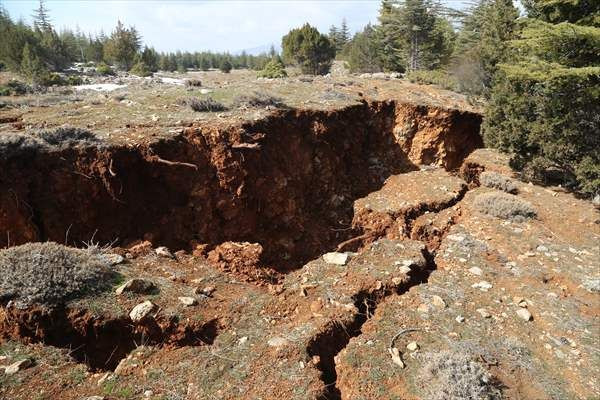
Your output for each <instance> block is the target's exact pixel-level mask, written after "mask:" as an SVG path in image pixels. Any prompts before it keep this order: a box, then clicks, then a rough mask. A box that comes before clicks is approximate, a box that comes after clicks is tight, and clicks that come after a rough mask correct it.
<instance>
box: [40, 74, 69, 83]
mask: <svg viewBox="0 0 600 400" xmlns="http://www.w3.org/2000/svg"><path fill="white" fill-rule="evenodd" d="M38 83H39V84H40V85H42V86H55V85H56V86H64V85H66V84H67V81H66V80H65V79H64V78H63V77H62V76H60V75H59V74H57V73H55V72H50V73H47V74H43V75H42V76H41V77H40V78H39V81H38Z"/></svg>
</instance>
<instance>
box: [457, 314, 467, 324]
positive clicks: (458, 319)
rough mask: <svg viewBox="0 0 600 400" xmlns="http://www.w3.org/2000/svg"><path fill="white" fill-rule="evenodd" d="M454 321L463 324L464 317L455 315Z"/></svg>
mask: <svg viewBox="0 0 600 400" xmlns="http://www.w3.org/2000/svg"><path fill="white" fill-rule="evenodd" d="M455 319H456V322H458V323H462V322H465V317H463V316H462V315H457V316H456V318H455Z"/></svg>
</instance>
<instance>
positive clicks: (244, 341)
mask: <svg viewBox="0 0 600 400" xmlns="http://www.w3.org/2000/svg"><path fill="white" fill-rule="evenodd" d="M247 341H248V336H242V337H241V338H240V339H239V340H238V343H239V344H244V343H246V342H247Z"/></svg>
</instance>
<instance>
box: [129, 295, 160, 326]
mask: <svg viewBox="0 0 600 400" xmlns="http://www.w3.org/2000/svg"><path fill="white" fill-rule="evenodd" d="M155 309H156V305H155V304H154V303H152V302H151V301H149V300H146V301H144V302H143V303H140V304H138V305H137V306H135V307H133V310H131V312H130V313H129V318H131V320H132V321H133V322H140V321H143V320H144V319H145V318H146V317H148V315H150V313H152V312H153V311H154V310H155Z"/></svg>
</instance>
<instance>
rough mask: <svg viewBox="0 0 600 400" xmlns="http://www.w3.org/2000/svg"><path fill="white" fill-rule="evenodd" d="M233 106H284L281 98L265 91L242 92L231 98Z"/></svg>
mask: <svg viewBox="0 0 600 400" xmlns="http://www.w3.org/2000/svg"><path fill="white" fill-rule="evenodd" d="M233 106H234V107H249V108H250V107H267V106H273V107H285V104H284V103H283V100H282V99H280V98H279V97H275V96H271V95H270V94H268V93H265V92H254V93H252V94H243V95H240V96H237V97H236V98H235V99H234V100H233Z"/></svg>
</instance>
